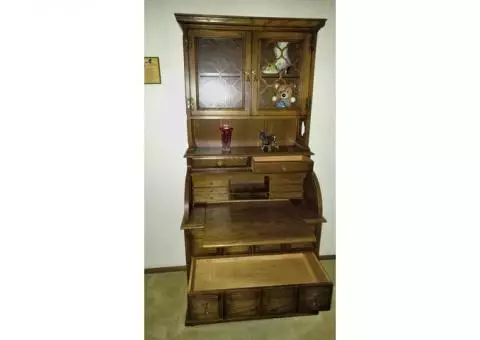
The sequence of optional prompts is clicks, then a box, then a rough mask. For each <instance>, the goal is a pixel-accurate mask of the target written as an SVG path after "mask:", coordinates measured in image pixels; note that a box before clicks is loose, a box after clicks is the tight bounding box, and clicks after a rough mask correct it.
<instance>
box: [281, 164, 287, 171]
mask: <svg viewBox="0 0 480 340" xmlns="http://www.w3.org/2000/svg"><path fill="white" fill-rule="evenodd" d="M282 171H283V172H285V171H287V167H286V166H285V164H283V165H282Z"/></svg>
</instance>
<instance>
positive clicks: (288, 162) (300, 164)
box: [252, 156, 313, 173]
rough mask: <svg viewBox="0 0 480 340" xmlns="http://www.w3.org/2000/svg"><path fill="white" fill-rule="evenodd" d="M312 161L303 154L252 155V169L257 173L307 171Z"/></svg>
mask: <svg viewBox="0 0 480 340" xmlns="http://www.w3.org/2000/svg"><path fill="white" fill-rule="evenodd" d="M312 168H313V161H312V160H311V159H310V158H308V157H305V156H261V157H252V171H253V172H257V173H279V172H282V173H284V172H307V171H310V170H311V169H312Z"/></svg>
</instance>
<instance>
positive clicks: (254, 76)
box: [252, 71, 258, 81]
mask: <svg viewBox="0 0 480 340" xmlns="http://www.w3.org/2000/svg"><path fill="white" fill-rule="evenodd" d="M252 80H253V81H257V80H258V79H257V74H256V73H255V71H252Z"/></svg>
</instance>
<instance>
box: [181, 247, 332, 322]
mask: <svg viewBox="0 0 480 340" xmlns="http://www.w3.org/2000/svg"><path fill="white" fill-rule="evenodd" d="M332 291H333V284H332V282H331V281H330V279H329V278H328V276H327V274H326V273H325V271H324V269H323V267H322V265H321V264H320V262H319V260H318V258H317V257H316V256H315V255H314V254H313V253H311V252H307V253H292V254H276V255H257V256H230V257H210V258H199V259H197V258H194V259H193V262H192V268H191V271H190V278H189V285H188V307H187V321H186V324H187V325H194V324H205V323H216V322H226V321H236V320H247V319H261V318H272V317H284V316H295V315H308V314H315V313H317V312H318V311H322V310H329V309H330V305H331V298H332Z"/></svg>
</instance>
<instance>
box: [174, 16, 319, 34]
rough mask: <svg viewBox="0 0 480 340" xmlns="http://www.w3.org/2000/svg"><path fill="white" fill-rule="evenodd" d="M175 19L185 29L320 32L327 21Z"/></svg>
mask: <svg viewBox="0 0 480 340" xmlns="http://www.w3.org/2000/svg"><path fill="white" fill-rule="evenodd" d="M175 18H176V19H177V21H178V22H179V23H180V24H181V25H182V27H184V28H190V27H192V26H193V27H195V26H202V25H204V26H206V27H216V28H219V29H224V28H229V29H232V30H245V29H248V30H256V31H258V30H264V29H268V28H271V27H273V28H275V29H276V30H279V29H288V30H297V31H298V30H301V29H306V30H310V31H318V30H319V29H320V28H322V27H323V26H324V25H325V22H326V21H327V20H326V19H296V18H275V17H244V16H231V15H230V16H221V15H202V14H186V13H176V14H175Z"/></svg>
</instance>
